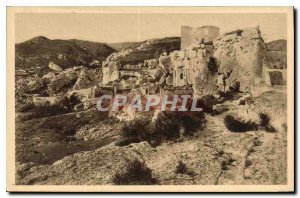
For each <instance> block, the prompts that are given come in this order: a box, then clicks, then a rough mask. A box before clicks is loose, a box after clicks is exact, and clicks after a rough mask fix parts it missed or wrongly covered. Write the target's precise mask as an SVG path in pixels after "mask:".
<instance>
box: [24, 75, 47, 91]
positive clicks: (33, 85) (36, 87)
mask: <svg viewBox="0 0 300 198" xmlns="http://www.w3.org/2000/svg"><path fill="white" fill-rule="evenodd" d="M44 88H45V86H44V82H43V80H42V79H41V78H39V77H36V78H34V79H31V80H29V82H28V83H27V84H26V86H25V89H24V91H25V93H34V94H38V93H39V92H41V91H42V90H43V89H44Z"/></svg>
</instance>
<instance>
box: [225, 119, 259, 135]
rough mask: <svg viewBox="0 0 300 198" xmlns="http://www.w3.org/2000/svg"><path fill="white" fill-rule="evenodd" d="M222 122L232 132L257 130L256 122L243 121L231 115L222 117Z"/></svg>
mask: <svg viewBox="0 0 300 198" xmlns="http://www.w3.org/2000/svg"><path fill="white" fill-rule="evenodd" d="M224 124H225V126H226V128H227V129H228V130H230V131H232V132H246V131H254V130H257V124H256V123H253V122H251V121H248V122H245V121H240V120H237V119H235V118H234V117H233V116H231V115H227V116H225V118H224Z"/></svg>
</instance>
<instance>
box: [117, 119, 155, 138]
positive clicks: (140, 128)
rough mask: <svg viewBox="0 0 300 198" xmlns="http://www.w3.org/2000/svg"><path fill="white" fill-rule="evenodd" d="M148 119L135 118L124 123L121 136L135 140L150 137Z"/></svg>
mask: <svg viewBox="0 0 300 198" xmlns="http://www.w3.org/2000/svg"><path fill="white" fill-rule="evenodd" d="M149 124H150V120H149V119H136V120H132V121H129V122H127V123H125V124H124V126H123V128H122V137H124V138H129V139H132V138H133V139H137V140H148V139H149V138H150V137H149V136H150V131H149Z"/></svg>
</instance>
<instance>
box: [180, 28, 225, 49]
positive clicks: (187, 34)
mask: <svg viewBox="0 0 300 198" xmlns="http://www.w3.org/2000/svg"><path fill="white" fill-rule="evenodd" d="M219 34H220V30H219V28H218V27H215V26H202V27H198V28H192V27H190V26H181V50H183V49H186V48H188V47H190V46H191V45H192V44H193V42H194V41H195V40H197V41H198V42H202V41H204V42H211V41H213V40H214V39H215V38H216V37H217V36H219Z"/></svg>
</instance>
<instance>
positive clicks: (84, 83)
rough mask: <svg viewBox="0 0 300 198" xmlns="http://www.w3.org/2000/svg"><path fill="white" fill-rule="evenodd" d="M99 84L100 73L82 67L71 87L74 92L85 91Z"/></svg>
mask: <svg viewBox="0 0 300 198" xmlns="http://www.w3.org/2000/svg"><path fill="white" fill-rule="evenodd" d="M99 82H100V72H99V71H97V69H88V68H85V67H83V68H82V69H81V71H80V74H79V76H78V78H77V80H76V82H75V84H74V86H73V89H74V90H78V89H86V88H89V87H92V86H95V85H97V84H98V83H99Z"/></svg>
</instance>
